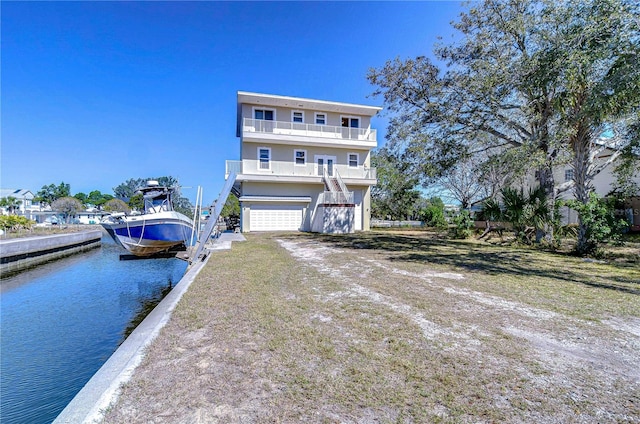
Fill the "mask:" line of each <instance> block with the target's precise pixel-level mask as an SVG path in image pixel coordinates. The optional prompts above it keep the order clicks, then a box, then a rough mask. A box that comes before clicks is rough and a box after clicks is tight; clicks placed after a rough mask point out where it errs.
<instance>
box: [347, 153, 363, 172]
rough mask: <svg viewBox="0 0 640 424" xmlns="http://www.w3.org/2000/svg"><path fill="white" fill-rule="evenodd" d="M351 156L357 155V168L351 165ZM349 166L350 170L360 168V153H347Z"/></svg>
mask: <svg viewBox="0 0 640 424" xmlns="http://www.w3.org/2000/svg"><path fill="white" fill-rule="evenodd" d="M351 155H356V165H355V166H352V165H351ZM347 166H348V167H349V168H357V167H358V166H360V153H355V152H349V153H347Z"/></svg>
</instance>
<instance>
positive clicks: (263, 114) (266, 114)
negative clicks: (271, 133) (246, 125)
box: [253, 109, 275, 121]
mask: <svg viewBox="0 0 640 424" xmlns="http://www.w3.org/2000/svg"><path fill="white" fill-rule="evenodd" d="M253 117H254V118H255V119H263V120H265V121H273V118H274V117H275V111H273V110H269V109H254V111H253Z"/></svg>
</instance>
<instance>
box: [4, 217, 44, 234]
mask: <svg viewBox="0 0 640 424" xmlns="http://www.w3.org/2000/svg"><path fill="white" fill-rule="evenodd" d="M33 224H35V222H34V221H32V220H30V219H27V218H25V217H24V216H19V215H2V216H0V229H2V230H4V231H18V230H20V229H25V230H29V229H31V226H32V225H33Z"/></svg>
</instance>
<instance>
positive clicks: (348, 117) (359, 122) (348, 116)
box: [339, 115, 362, 128]
mask: <svg viewBox="0 0 640 424" xmlns="http://www.w3.org/2000/svg"><path fill="white" fill-rule="evenodd" d="M344 118H347V119H349V126H347V127H343V126H342V120H343V119H344ZM352 119H357V120H358V126H357V127H352V126H351V120H352ZM361 123H362V118H361V117H359V116H353V115H340V125H339V126H340V127H342V128H362V127H361V125H360V124H361Z"/></svg>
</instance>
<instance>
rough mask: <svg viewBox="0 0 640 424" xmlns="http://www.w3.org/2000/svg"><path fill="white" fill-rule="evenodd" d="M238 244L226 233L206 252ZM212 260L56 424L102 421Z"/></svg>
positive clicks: (188, 277)
mask: <svg viewBox="0 0 640 424" xmlns="http://www.w3.org/2000/svg"><path fill="white" fill-rule="evenodd" d="M238 241H245V238H244V236H243V235H242V234H239V233H226V232H225V233H222V234H221V235H220V237H219V238H218V239H216V240H215V241H214V243H213V244H211V245H208V246H205V249H207V250H210V251H214V250H228V249H231V244H232V242H238ZM210 257H211V255H206V258H205V260H204V261H202V262H195V263H194V264H192V265H191V268H189V269H188V270H187V272H186V273H185V275H184V276H183V277H182V279H180V281H179V282H178V284H176V286H175V287H174V289H173V290H171V292H170V293H169V294H168V295H167V296H166V297H165V298H164V299H163V300H162V301H161V302H160V303H159V304H158V306H156V307H155V308H154V309H153V311H151V313H150V314H149V315H147V317H146V318H145V319H144V320H143V321H142V322H141V323H140V324H139V325H138V326H137V327H136V329H135V330H134V331H133V332H132V333H131V335H129V337H127V339H126V340H125V341H124V343H122V344H121V345H120V347H119V348H118V349H117V350H116V351H115V352H114V353H113V355H111V357H110V358H109V359H108V360H107V362H105V363H104V365H103V366H102V367H101V368H100V369H99V370H98V372H97V373H96V374H94V376H93V377H92V378H91V380H89V381H88V382H87V384H85V386H84V387H83V388H82V390H80V392H78V394H77V395H76V396H75V397H74V398H73V399H72V400H71V402H70V403H69V404H68V405H67V407H66V408H65V409H64V410H63V411H62V412H61V413H60V415H58V417H57V418H56V419H55V421H54V424H61V423H73V424H78V423H95V422H99V421H100V420H101V419H102V416H103V415H104V412H105V411H106V410H107V408H108V407H109V405H111V404H112V403H113V402H115V400H116V399H117V398H118V395H119V389H120V387H121V386H122V385H123V384H124V383H126V382H127V381H128V380H129V379H130V378H131V376H132V375H133V372H134V370H135V368H136V367H137V366H138V365H139V364H140V362H141V361H142V358H143V356H144V349H145V347H147V346H148V345H149V344H150V343H151V342H152V341H153V339H155V337H156V336H157V335H158V333H159V332H160V330H161V329H162V328H163V327H164V326H165V324H166V323H167V322H168V321H169V319H170V317H171V313H172V312H173V310H174V309H175V307H176V305H177V304H178V302H179V301H180V298H182V295H183V294H184V293H185V292H186V291H187V290H188V289H189V286H190V285H191V283H192V282H193V280H194V279H195V278H196V276H197V275H198V273H199V272H200V271H201V270H202V269H203V268H204V267H205V266H206V264H207V262H208V261H209V258H210Z"/></svg>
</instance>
